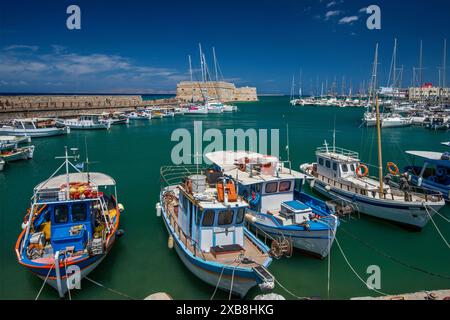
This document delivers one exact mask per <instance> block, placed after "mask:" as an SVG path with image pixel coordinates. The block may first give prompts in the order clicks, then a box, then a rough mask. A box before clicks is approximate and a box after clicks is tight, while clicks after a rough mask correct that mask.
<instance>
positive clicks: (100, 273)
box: [0, 97, 450, 299]
mask: <svg viewBox="0 0 450 320" xmlns="http://www.w3.org/2000/svg"><path fill="white" fill-rule="evenodd" d="M239 107H240V111H239V112H237V113H232V114H221V115H208V116H195V117H194V116H184V117H175V118H173V119H172V118H170V119H158V120H156V119H155V120H152V121H151V123H148V122H133V123H132V124H130V125H129V126H115V127H113V128H112V129H111V130H110V131H86V132H77V131H73V132H72V134H70V135H68V136H67V137H54V138H48V139H36V140H34V141H33V144H35V145H36V152H35V158H34V159H33V160H31V161H23V162H17V163H13V164H11V165H9V166H8V168H7V169H6V171H4V172H3V173H0V237H1V242H0V243H1V249H0V271H1V273H2V277H1V280H0V298H1V299H34V298H35V296H36V294H37V292H38V291H39V289H40V287H41V285H42V281H41V280H40V279H38V278H37V277H35V276H33V275H32V274H31V273H29V272H28V271H27V270H25V269H24V268H23V267H22V266H20V265H19V264H18V263H17V260H16V257H15V253H14V250H13V248H14V245H15V241H16V239H17V236H18V234H19V232H20V231H21V229H20V225H21V223H22V219H23V216H24V214H25V212H26V209H27V207H28V205H29V199H30V197H31V196H32V189H33V187H34V186H35V185H36V184H38V183H39V182H40V181H42V180H44V179H46V178H47V177H48V176H49V175H50V174H51V173H53V171H54V170H55V169H56V168H57V166H58V165H59V162H58V160H55V159H54V157H55V156H58V155H62V153H63V148H64V146H69V147H78V148H80V150H81V155H82V156H83V154H84V150H85V148H84V144H85V137H87V142H88V148H89V158H90V160H91V161H98V162H97V163H96V164H94V165H92V168H91V170H97V171H101V172H105V173H107V174H109V175H111V176H113V177H114V178H115V179H116V181H117V184H118V195H119V201H120V202H121V203H123V204H124V206H125V212H124V213H123V215H122V220H121V228H122V229H124V230H125V235H124V236H123V237H122V238H120V239H118V241H117V243H116V245H115V247H114V248H113V250H112V252H111V253H110V254H109V255H108V257H107V258H106V259H105V260H104V262H103V263H102V264H101V265H100V266H99V267H98V268H97V269H96V270H95V271H94V272H92V273H91V275H90V277H91V278H92V279H94V280H96V281H98V282H100V283H102V284H104V285H105V286H108V287H110V288H114V289H116V290H118V291H120V292H123V293H126V294H128V295H130V296H132V297H135V298H138V299H141V298H144V297H145V296H147V295H149V294H151V293H154V292H158V291H164V292H168V293H169V294H170V295H171V296H172V297H174V298H175V299H209V298H210V296H211V295H212V293H213V291H214V288H212V287H210V286H209V285H206V284H204V283H203V282H202V281H201V280H199V279H197V278H196V277H195V276H193V275H192V274H191V273H190V272H189V271H188V270H187V269H186V268H185V267H184V266H183V264H182V263H181V261H180V260H179V259H178V257H177V255H176V253H175V251H171V250H169V249H168V248H167V238H168V236H167V233H166V230H165V228H164V225H163V222H162V221H161V219H160V218H157V217H156V214H155V204H156V202H157V201H158V193H159V185H160V178H159V168H160V167H161V166H163V165H170V164H171V158H170V154H171V149H172V147H173V146H174V145H175V144H176V143H175V142H171V141H170V137H171V133H172V131H173V130H174V129H176V128H187V129H188V130H190V131H192V130H193V121H194V119H195V120H202V121H203V128H204V129H207V128H218V129H221V130H224V129H234V128H242V129H248V128H255V129H260V128H264V129H280V140H281V142H280V144H281V149H283V150H284V148H283V147H282V146H283V145H285V140H286V139H285V136H286V131H285V127H286V121H288V122H289V132H290V134H289V136H290V150H291V159H292V160H293V164H294V166H295V167H296V168H298V166H299V165H300V164H301V163H304V162H310V161H313V160H314V150H315V148H316V147H318V146H320V145H322V144H323V142H324V139H327V140H328V141H329V142H331V141H332V132H331V131H332V130H333V128H334V126H335V127H336V130H337V144H338V145H339V146H341V147H344V148H348V149H353V150H355V151H359V152H360V153H361V158H362V159H363V160H364V161H366V162H369V163H372V164H376V161H377V154H376V149H375V147H376V140H375V139H374V138H375V136H374V130H372V129H366V128H359V125H360V119H361V117H362V113H363V110H358V109H337V108H314V107H312V108H302V107H298V108H293V107H291V106H289V103H288V98H286V97H264V98H261V101H260V102H258V103H245V104H240V105H239ZM448 140H450V134H449V133H448V132H432V131H429V130H427V129H425V128H403V129H390V130H384V132H383V141H384V145H383V151H384V152H383V154H384V160H385V161H386V162H387V161H394V162H396V163H397V164H398V165H399V166H405V165H407V164H408V158H407V157H405V156H404V153H403V152H402V150H403V151H404V150H430V151H442V150H443V148H444V147H443V146H440V144H439V143H440V142H442V141H448ZM282 156H283V157H285V152H284V151H283V152H282ZM371 170H372V173H373V174H375V172H374V171H373V169H371ZM442 213H443V214H444V215H445V216H446V217H447V218H449V217H450V208H449V206H447V207H446V208H445V209H444V210H443V211H442ZM435 221H436V223H437V225H438V227H439V228H440V230H441V231H442V233H443V234H444V236H445V237H447V239H449V240H450V225H449V223H447V222H445V221H444V220H443V219H442V218H440V217H436V218H435ZM344 230H345V232H344ZM351 235H354V236H356V237H358V238H359V239H362V240H363V241H365V242H367V243H368V244H370V245H371V246H373V247H375V248H377V249H379V250H381V251H382V252H383V253H385V254H387V255H390V256H392V257H395V258H396V259H399V260H401V261H402V262H404V263H406V264H409V265H411V266H414V267H418V268H421V269H424V270H426V271H429V272H431V273H436V274H440V275H444V276H446V277H447V278H440V277H437V276H433V275H430V274H426V273H423V272H419V271H416V270H413V269H411V268H407V267H405V266H403V265H401V264H399V263H397V262H395V261H393V260H392V259H389V258H387V257H386V256H384V255H381V254H379V253H377V252H376V251H374V250H373V249H370V248H369V247H367V246H365V245H364V244H362V243H361V242H360V241H357V240H355V239H354V238H353V237H352V236H351ZM337 238H338V240H339V243H340V244H341V246H342V248H343V250H344V251H345V254H346V255H347V258H348V259H349V261H350V263H351V264H352V265H353V267H354V268H355V270H356V271H357V272H358V273H359V274H360V275H361V276H362V277H363V278H364V279H366V278H367V277H368V275H367V274H366V269H367V267H368V266H370V265H378V266H380V268H381V273H382V274H381V275H382V278H381V285H382V288H381V291H383V292H386V293H405V292H412V291H419V290H430V289H444V288H450V280H449V277H450V272H449V266H450V251H449V250H448V248H447V247H446V245H445V244H444V243H443V241H442V239H441V238H440V237H439V235H438V233H437V231H436V229H435V228H434V226H433V224H432V223H429V224H428V225H427V227H426V228H425V229H424V230H423V231H422V232H420V233H415V232H409V231H405V230H403V229H401V228H399V227H397V226H395V225H392V224H390V223H388V222H384V221H379V220H376V219H373V218H368V217H364V216H362V217H361V218H358V217H356V216H355V217H354V219H352V220H350V221H346V222H343V223H342V228H341V230H340V231H339V232H338V235H337ZM270 269H271V271H272V272H273V274H274V275H275V276H276V277H277V279H278V280H279V281H280V282H281V283H282V284H283V285H284V286H285V287H286V288H288V289H289V290H290V291H292V292H294V293H295V294H296V295H298V296H320V297H322V298H327V261H319V260H315V259H312V258H309V257H307V256H304V255H302V254H301V253H298V252H295V254H294V256H293V257H292V258H290V259H286V258H285V259H281V260H276V261H274V262H273V263H272V265H271V268H270ZM275 292H277V293H279V294H282V295H284V296H285V297H287V298H291V297H290V296H289V295H288V294H287V293H285V292H284V291H283V289H281V288H280V287H279V286H277V287H276V289H275ZM257 294H259V289H258V288H255V289H254V290H252V291H251V292H250V294H249V296H248V298H252V297H253V296H255V295H257ZM367 295H373V293H372V292H371V291H369V290H368V289H367V288H366V287H365V285H364V284H363V283H361V282H360V280H358V279H357V278H356V276H355V275H354V274H353V273H352V271H351V270H350V269H349V267H348V265H347V264H346V262H345V260H344V258H343V256H342V254H341V253H340V251H339V249H338V247H337V246H336V245H334V246H333V249H332V254H331V294H330V297H331V298H333V299H345V298H349V297H353V296H367ZM227 297H228V295H227V294H224V293H221V292H220V293H217V294H216V298H227ZM57 298H58V295H57V293H56V291H55V290H53V289H52V288H50V287H48V286H46V287H45V288H44V290H43V292H42V294H41V299H57ZM72 298H73V299H123V297H122V296H119V295H116V294H114V293H112V292H110V291H108V290H106V289H104V288H101V287H98V286H96V285H94V284H91V283H90V282H87V281H83V283H82V290H81V291H76V292H75V291H74V292H72Z"/></svg>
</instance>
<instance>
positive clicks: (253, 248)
mask: <svg viewBox="0 0 450 320" xmlns="http://www.w3.org/2000/svg"><path fill="white" fill-rule="evenodd" d="M177 204H178V199H177V201H176V202H169V203H167V204H166V207H165V212H166V214H167V215H168V218H169V221H170V224H171V226H172V227H173V229H174V230H175V232H176V234H177V235H178V237H179V238H180V240H181V242H182V243H184V244H185V245H186V246H187V248H188V249H189V251H191V252H192V253H193V254H194V255H195V256H197V257H200V258H202V259H204V260H206V261H211V262H216V263H219V264H224V265H228V266H232V267H246V268H253V267H257V266H258V265H263V264H264V263H265V262H266V260H267V258H268V257H269V256H268V254H266V253H264V252H262V251H261V250H260V249H259V248H258V246H257V245H256V244H255V243H254V242H253V241H252V240H251V239H250V238H249V237H248V236H247V235H244V248H243V249H244V250H242V251H238V252H230V253H221V254H217V255H214V254H212V253H211V252H204V251H200V250H199V249H198V248H196V247H195V246H194V245H193V243H192V241H191V240H190V239H189V238H188V237H187V236H186V235H185V234H184V233H183V232H182V231H181V229H180V228H179V227H178V223H177V221H178V217H177V214H176V213H175V209H174V207H175V206H176V205H177ZM241 253H242V254H243V256H244V257H246V258H248V259H250V260H252V261H254V262H253V263H246V264H243V263H242V262H240V260H239V256H240V255H241Z"/></svg>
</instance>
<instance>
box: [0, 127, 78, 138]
mask: <svg viewBox="0 0 450 320" xmlns="http://www.w3.org/2000/svg"><path fill="white" fill-rule="evenodd" d="M68 133H70V130H69V129H68V128H67V127H66V128H42V129H18V128H13V127H8V126H5V127H2V128H0V135H2V134H3V135H7V136H28V137H33V138H40V137H51V136H58V135H63V134H68Z"/></svg>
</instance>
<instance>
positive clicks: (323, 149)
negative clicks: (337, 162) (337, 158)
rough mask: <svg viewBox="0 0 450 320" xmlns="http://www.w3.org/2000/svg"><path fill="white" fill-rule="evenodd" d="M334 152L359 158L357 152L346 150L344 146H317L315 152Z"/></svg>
mask: <svg viewBox="0 0 450 320" xmlns="http://www.w3.org/2000/svg"><path fill="white" fill-rule="evenodd" d="M330 152H332V153H336V154H339V155H343V156H346V157H350V158H354V159H359V153H358V152H355V151H352V150H347V149H344V148H338V147H319V148H317V149H316V153H330Z"/></svg>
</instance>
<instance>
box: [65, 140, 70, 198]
mask: <svg viewBox="0 0 450 320" xmlns="http://www.w3.org/2000/svg"><path fill="white" fill-rule="evenodd" d="M64 155H65V160H66V196H67V199H70V179H69V154H68V153H67V146H65V147H64Z"/></svg>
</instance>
